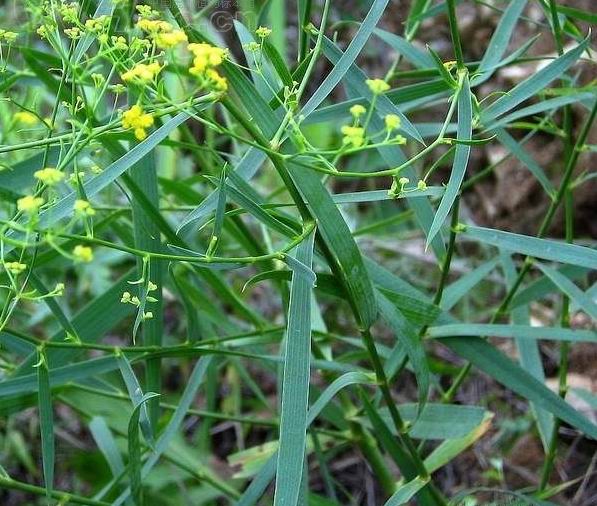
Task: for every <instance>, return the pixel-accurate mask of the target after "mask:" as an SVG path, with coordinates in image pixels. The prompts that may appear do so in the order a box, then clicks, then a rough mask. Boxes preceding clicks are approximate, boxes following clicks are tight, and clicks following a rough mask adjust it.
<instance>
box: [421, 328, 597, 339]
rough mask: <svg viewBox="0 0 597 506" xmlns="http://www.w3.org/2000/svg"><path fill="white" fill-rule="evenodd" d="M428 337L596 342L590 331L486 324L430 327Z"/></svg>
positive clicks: (595, 336) (595, 333)
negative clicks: (487, 337)
mask: <svg viewBox="0 0 597 506" xmlns="http://www.w3.org/2000/svg"><path fill="white" fill-rule="evenodd" d="M428 335H429V337H431V338H433V339H437V338H444V337H455V336H463V337H465V336H495V337H515V338H518V339H546V340H551V341H569V342H586V343H594V342H597V332H595V331H592V330H571V329H566V328H561V327H530V326H526V325H504V324H486V323H454V324H449V325H442V326H441V327H431V328H430V329H429V330H428Z"/></svg>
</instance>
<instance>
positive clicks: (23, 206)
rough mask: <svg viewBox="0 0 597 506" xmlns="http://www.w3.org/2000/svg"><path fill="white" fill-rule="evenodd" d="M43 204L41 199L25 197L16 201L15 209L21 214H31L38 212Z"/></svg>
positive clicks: (30, 196)
mask: <svg viewBox="0 0 597 506" xmlns="http://www.w3.org/2000/svg"><path fill="white" fill-rule="evenodd" d="M43 203H44V199H42V198H41V197H34V196H33V195H27V196H25V197H23V198H20V199H19V200H17V209H18V210H19V211H21V212H23V213H29V214H33V213H36V212H37V211H38V210H39V208H40V207H41V206H42V204H43Z"/></svg>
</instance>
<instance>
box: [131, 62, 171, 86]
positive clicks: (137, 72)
mask: <svg viewBox="0 0 597 506" xmlns="http://www.w3.org/2000/svg"><path fill="white" fill-rule="evenodd" d="M161 70H162V66H161V65H160V64H159V63H157V62H153V63H149V64H145V63H137V65H135V66H134V67H133V68H132V69H131V70H129V71H127V72H125V73H124V74H122V76H121V77H122V80H123V81H125V82H131V81H132V82H135V83H138V84H147V83H149V82H151V81H153V80H154V79H155V78H156V76H157V75H158V74H159V73H160V71H161Z"/></svg>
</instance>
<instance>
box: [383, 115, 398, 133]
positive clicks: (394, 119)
mask: <svg viewBox="0 0 597 506" xmlns="http://www.w3.org/2000/svg"><path fill="white" fill-rule="evenodd" d="M385 123H386V128H387V129H388V131H390V132H393V131H394V130H396V129H398V128H400V124H401V123H402V122H401V120H400V116H397V115H396V114H388V115H387V116H386V117H385Z"/></svg>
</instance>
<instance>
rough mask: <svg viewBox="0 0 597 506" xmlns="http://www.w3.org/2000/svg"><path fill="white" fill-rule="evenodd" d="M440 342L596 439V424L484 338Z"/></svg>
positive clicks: (455, 338)
mask: <svg viewBox="0 0 597 506" xmlns="http://www.w3.org/2000/svg"><path fill="white" fill-rule="evenodd" d="M442 343H443V344H445V345H446V346H447V347H448V348H450V349H451V350H452V351H453V352H454V353H456V354H458V355H460V356H461V357H462V358H464V359H466V360H468V361H469V362H472V364H473V365H474V366H475V367H477V368H478V369H479V370H481V371H483V372H484V373H485V374H488V375H489V376H491V377H492V378H493V379H495V380H496V381H498V382H499V383H501V384H502V385H504V386H505V387H507V388H509V389H510V390H512V391H513V392H516V393H517V394H518V395H520V396H522V397H524V398H525V399H527V400H529V401H531V402H534V403H535V404H537V406H539V407H542V408H544V409H546V410H547V411H549V412H550V413H552V414H553V415H554V416H555V417H557V418H559V419H561V420H564V421H565V422H566V423H569V424H570V425H572V426H574V427H576V428H577V429H579V430H580V431H582V432H584V433H585V434H586V435H587V436H589V437H591V438H593V439H597V425H595V424H594V423H593V422H591V421H589V420H588V419H587V418H586V417H585V416H583V415H582V414H580V413H579V412H578V411H576V410H575V409H574V408H573V407H572V406H570V404H568V403H567V402H566V401H564V400H563V399H562V398H561V397H560V396H558V395H557V394H555V393H554V392H552V391H551V390H550V389H549V388H547V387H546V386H545V385H544V384H543V383H541V382H539V381H538V380H537V379H536V378H534V377H533V376H531V375H530V374H529V373H528V372H527V371H525V370H524V369H522V368H521V367H520V366H519V365H518V364H516V363H515V362H513V361H512V360H511V359H509V358H508V357H507V356H506V355H504V354H503V353H501V352H500V351H498V350H497V349H495V348H494V347H493V346H491V345H490V344H489V343H488V342H487V341H485V340H483V339H481V338H478V337H450V338H446V339H443V340H442Z"/></svg>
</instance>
